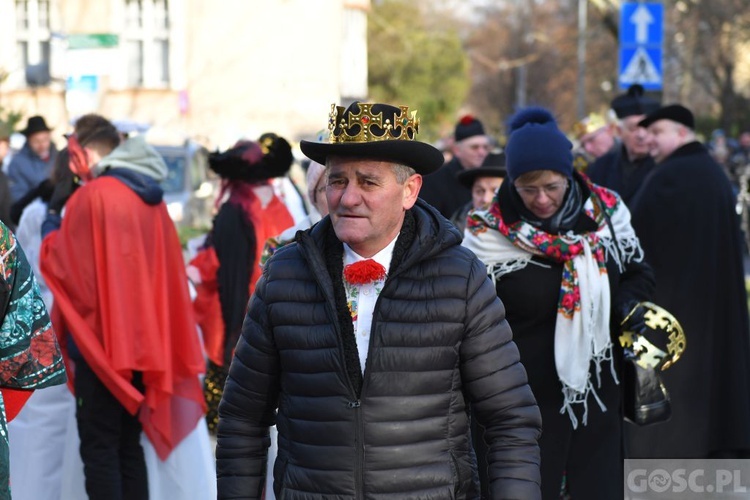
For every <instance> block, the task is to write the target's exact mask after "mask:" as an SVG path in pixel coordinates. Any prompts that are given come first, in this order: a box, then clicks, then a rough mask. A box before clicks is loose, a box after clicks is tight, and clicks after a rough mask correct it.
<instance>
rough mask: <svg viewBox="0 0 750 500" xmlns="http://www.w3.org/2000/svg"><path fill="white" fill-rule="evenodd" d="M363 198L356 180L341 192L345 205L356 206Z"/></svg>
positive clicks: (342, 201)
mask: <svg viewBox="0 0 750 500" xmlns="http://www.w3.org/2000/svg"><path fill="white" fill-rule="evenodd" d="M361 200H362V194H361V193H360V190H359V186H357V184H356V183H354V182H350V183H349V184H347V185H346V187H345V188H344V192H343V193H342V194H341V203H342V204H344V205H345V206H354V205H357V204H359V202H360V201H361Z"/></svg>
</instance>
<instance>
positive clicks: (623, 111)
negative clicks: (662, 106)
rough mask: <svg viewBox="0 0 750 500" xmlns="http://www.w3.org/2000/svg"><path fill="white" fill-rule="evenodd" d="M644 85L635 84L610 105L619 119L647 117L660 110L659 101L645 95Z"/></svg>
mask: <svg viewBox="0 0 750 500" xmlns="http://www.w3.org/2000/svg"><path fill="white" fill-rule="evenodd" d="M644 92H645V91H644V89H643V86H642V85H639V84H637V83H636V84H634V85H631V86H630V87H629V88H628V91H627V92H626V93H624V94H621V95H618V96H617V97H615V98H614V99H613V100H612V102H611V103H610V105H611V106H612V110H614V112H615V114H616V115H617V118H620V119H622V118H625V117H628V116H633V115H647V114H649V113H652V112H654V111H656V110H657V109H659V101H657V100H656V99H652V98H650V97H648V96H645V95H644Z"/></svg>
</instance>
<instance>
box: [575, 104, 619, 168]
mask: <svg viewBox="0 0 750 500" xmlns="http://www.w3.org/2000/svg"><path fill="white" fill-rule="evenodd" d="M573 133H574V134H575V136H576V139H578V145H579V147H580V149H582V150H583V151H584V152H585V153H586V154H587V155H588V156H589V157H590V158H591V161H594V160H596V159H597V158H599V157H600V156H603V155H604V154H605V153H606V152H607V151H609V150H610V149H612V147H614V145H615V142H616V141H615V136H614V134H613V132H612V124H611V123H609V121H608V120H607V119H606V118H605V117H604V116H602V115H600V114H598V113H591V114H590V115H588V116H586V117H584V118H583V119H581V120H580V121H579V122H577V123H576V124H575V125H573Z"/></svg>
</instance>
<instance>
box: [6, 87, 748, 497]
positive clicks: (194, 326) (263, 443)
mask: <svg viewBox="0 0 750 500" xmlns="http://www.w3.org/2000/svg"><path fill="white" fill-rule="evenodd" d="M406 109H407V107H405V106H402V107H400V108H399V107H396V106H391V105H388V104H378V103H375V104H370V103H358V102H355V103H353V104H351V105H350V106H349V107H347V108H344V107H343V106H339V107H335V106H334V107H332V111H331V114H330V116H329V127H328V130H327V131H322V132H320V133H319V134H318V137H317V138H316V139H315V140H311V141H302V143H301V145H300V147H301V150H302V153H303V154H304V156H305V158H304V159H303V160H302V161H299V160H297V159H296V158H295V154H294V151H295V148H296V145H295V144H292V143H291V142H290V141H288V140H287V139H286V138H284V137H282V136H281V135H279V134H277V133H274V132H267V133H264V134H262V135H261V136H259V137H257V138H256V137H253V138H242V139H240V140H238V141H237V142H236V143H235V144H234V145H233V146H232V147H230V148H227V149H226V150H223V151H220V150H217V151H215V152H212V153H211V154H209V155H208V165H207V167H208V169H210V172H211V176H212V178H213V179H215V180H216V183H217V190H216V196H215V199H214V205H213V209H214V210H213V219H212V224H211V227H210V228H206V232H205V233H201V234H200V235H199V236H197V237H195V238H193V239H192V240H190V241H188V242H185V241H182V242H181V241H180V239H179V237H178V233H177V228H176V226H175V224H174V222H173V221H172V219H171V218H170V215H169V212H168V210H167V206H166V204H165V201H164V195H165V193H164V187H163V183H164V181H165V179H166V177H167V174H168V169H167V166H166V164H165V161H164V158H163V157H162V156H161V155H160V154H159V153H158V152H157V151H156V150H155V149H154V147H153V146H151V145H150V144H149V143H148V142H147V141H146V139H145V137H144V135H143V134H140V133H133V132H132V131H130V130H124V129H122V128H121V127H118V126H117V124H116V123H113V122H112V121H110V120H109V119H107V118H106V117H104V116H101V115H97V114H89V115H84V116H82V117H80V118H78V119H77V120H75V121H74V123H73V124H72V125H71V127H70V130H68V131H67V132H66V134H65V135H64V136H63V137H59V138H58V137H53V135H52V129H51V128H50V127H49V126H48V124H47V123H46V121H45V118H44V117H43V116H32V117H29V118H28V119H27V121H26V125H25V127H24V128H23V129H22V130H20V131H19V132H20V135H21V136H22V137H23V138H24V141H23V145H22V146H20V147H14V148H11V136H12V134H11V132H12V130H10V128H9V127H7V126H5V125H3V124H0V160H2V163H3V168H2V171H0V221H2V224H0V229H1V230H2V231H0V233H1V234H0V250H2V255H0V256H1V257H2V262H3V267H2V270H3V276H2V278H3V280H4V284H6V285H7V286H6V287H5V289H7V290H5V291H6V294H7V295H8V297H10V298H9V299H6V300H5V302H4V303H5V305H6V309H5V310H3V311H2V312H3V322H2V331H3V332H11V333H12V335H11V334H9V335H10V337H12V338H17V339H19V340H18V342H16V343H10V344H8V345H4V344H1V343H0V354H2V355H4V356H6V357H8V358H9V359H10V358H12V356H21V357H22V359H23V360H25V361H24V363H20V362H19V363H6V364H4V365H2V366H0V386H2V388H6V389H12V390H16V391H18V390H20V391H21V396H22V397H20V398H19V397H17V396H18V395H17V394H15V393H13V392H8V393H6V392H5V391H4V392H3V400H4V402H5V412H4V417H3V418H2V419H0V424H2V426H3V428H4V427H5V425H6V421H7V422H8V423H7V433H3V437H4V439H5V441H4V444H5V448H2V447H0V451H2V449H5V451H6V452H7V453H6V454H5V455H2V454H0V471H2V472H3V473H2V474H0V490H1V491H0V498H10V491H11V489H12V491H13V498H16V499H34V500H39V499H49V500H53V499H54V500H59V499H67V498H76V499H77V498H86V497H88V498H92V499H127V500H129V499H147V498H151V499H159V498H163V499H170V500H173V499H181V498H184V499H196V498H200V499H203V498H216V497H217V496H218V497H219V498H265V499H267V500H270V499H272V498H274V497H275V496H279V497H283V498H289V497H290V496H289V495H292V496H293V498H332V497H336V498H350V497H352V498H353V497H358V498H359V497H361V496H358V495H362V493H363V492H367V491H369V492H373V494H374V495H375V496H378V495H380V496H379V497H382V498H386V497H389V498H390V497H393V498H407V497H409V498H412V497H413V498H471V499H473V498H511V497H514V498H515V497H516V496H518V497H520V498H544V499H558V498H572V499H573V500H586V499H602V498H605V499H614V498H620V497H621V495H622V492H623V481H622V479H623V478H622V474H623V469H622V464H623V462H622V461H623V459H624V458H747V457H748V456H750V371H749V370H750V326H749V320H748V308H747V292H746V291H745V286H744V270H743V259H742V244H741V232H740V225H739V219H738V217H737V213H736V212H735V206H736V201H737V192H738V189H739V187H740V183H741V182H742V179H744V177H743V175H746V174H747V173H748V172H747V167H748V165H749V164H750V157H748V155H750V131H747V132H743V133H741V134H740V135H739V136H738V138H737V139H736V140H735V139H731V138H729V137H727V136H726V135H725V134H724V133H723V132H722V131H721V130H716V131H714V133H713V134H712V135H711V137H710V139H709V140H708V141H707V142H706V143H703V142H701V141H700V140H699V136H698V134H697V133H696V130H695V128H696V127H695V118H694V116H693V114H692V112H691V111H690V109H689V108H688V107H685V106H683V105H681V104H677V103H671V104H665V103H661V102H659V101H658V100H657V99H655V98H653V97H652V96H649V95H648V94H647V93H646V92H645V91H644V89H643V87H641V86H640V85H633V86H631V87H630V88H628V89H627V90H626V91H625V92H624V93H622V94H620V95H618V96H617V97H616V98H615V99H613V100H612V102H611V103H610V107H609V109H608V111H607V112H606V113H604V114H591V115H589V116H587V117H585V118H584V119H582V120H580V121H579V122H577V123H576V124H575V125H574V127H573V129H572V130H570V131H565V130H562V129H561V128H560V127H559V125H558V123H557V120H556V118H555V116H554V113H553V112H552V111H551V110H550V109H547V108H543V107H528V108H523V109H520V110H518V111H517V112H516V113H515V114H514V115H513V116H511V117H508V123H507V128H508V134H507V139H506V140H504V141H502V144H501V143H500V142H498V141H497V140H495V139H493V138H492V137H490V136H489V135H488V134H487V133H486V131H485V127H484V124H483V123H482V121H481V120H480V119H479V118H477V117H476V116H473V115H470V114H467V115H464V116H462V117H460V118H459V119H458V120H457V121H456V123H455V126H454V130H453V134H452V135H451V137H450V138H449V139H448V140H446V141H444V142H442V143H441V144H438V145H436V146H438V147H436V146H434V145H431V144H428V143H424V142H421V141H419V140H417V137H416V133H417V130H418V121H416V120H415V118H414V116H413V115H408V114H407V111H406ZM384 116H386V117H387V119H384V118H383V117H384ZM394 124H395V126H394ZM297 164H298V165H297ZM295 165H297V166H298V168H301V170H302V171H303V172H304V174H305V179H304V181H303V182H300V181H299V180H295V179H293V178H292V176H291V175H290V170H291V169H292V167H293V166H295ZM21 297H26V298H25V299H23V300H22V299H21ZM649 308H652V309H649ZM653 308H657V310H659V311H663V313H664V316H663V318H670V319H669V320H665V321H667V323H669V322H670V321H674V323H675V324H677V322H679V324H681V325H682V326H681V327H680V331H682V329H684V332H685V337H686V338H687V348H686V345H685V338H684V337H683V338H682V340H681V341H680V342H681V344H680V345H675V344H674V343H675V342H676V340H675V339H676V338H677V337H676V336H675V335H670V336H669V337H667V335H665V331H664V328H666V327H665V326H664V325H665V324H666V323H659V322H656V321H655V320H654V316H653V313H647V311H649V310H650V311H653V310H655V309H653ZM417 325H418V326H417ZM53 331H54V334H53V333H52V332H53ZM511 332H512V334H511ZM667 333H669V332H667ZM626 334H627V335H631V334H632V335H637V336H641V337H643V338H646V339H648V340H649V341H650V342H654V343H655V344H657V345H658V347H659V349H658V350H657V351H656V354H655V353H654V352H651V351H649V353H648V356H644V354H643V351H642V350H641V351H638V350H637V349H635V350H634V349H633V346H632V345H628V342H627V341H625V340H623V339H624V338H626V337H627V335H626ZM660 335H661V337H660V338H659V339H658V340H657V337H659V336H660ZM35 342H36V343H35ZM40 343H41V344H40ZM631 344H632V342H631ZM19 346H20V347H19ZM24 346H25V347H24ZM3 349H4V351H3ZM644 358H649V359H651V360H652V361H653V360H658V361H659V363H658V371H659V372H660V373H659V375H660V378H661V380H662V381H663V385H657V386H656V387H657V392H659V393H660V394H661V396H663V397H662V398H661V399H659V401H658V403H659V404H660V405H662V406H659V408H660V411H661V413H659V414H658V415H656V416H655V414H654V413H653V411H652V412H651V413H648V412H647V413H646V414H645V415H644V414H641V415H640V417H639V416H638V414H636V415H635V416H634V414H633V413H632V411H629V410H632V409H633V408H632V397H631V396H632V394H630V392H629V391H632V390H633V386H632V385H630V384H629V382H628V381H629V378H628V377H629V376H630V375H629V372H628V371H627V368H628V367H630V366H631V365H632V364H633V363H636V362H638V361H643V359H644ZM667 359H671V361H669V363H667ZM677 359H679V360H680V361H679V363H675V362H676V361H677ZM672 364H674V366H673V367H671V368H670V369H669V370H668V371H663V370H662V368H665V367H666V366H669V365H672ZM40 367H42V368H40ZM651 369H652V370H654V369H655V368H654V366H651ZM32 371H33V373H34V374H36V375H35V376H33V377H32V376H29V373H30V372H32ZM40 374H46V375H45V376H41V375H40ZM708 374H711V376H710V377H709V376H708ZM27 379H28V380H27ZM66 380H67V384H66V383H65V382H66ZM19 381H21V382H19ZM43 387H45V388H44V390H36V389H41V388H43ZM420 402H421V404H420ZM654 404H656V403H654ZM628 405H631V407H630V408H629V407H628ZM652 407H655V406H653V405H652ZM641 410H642V409H641ZM644 411H645V410H644ZM650 411H651V410H650ZM365 450H366V451H367V453H365ZM389 467H390V468H389ZM292 492H296V493H292ZM415 492H416V493H415ZM285 495H286V496H285ZM294 495H296V496H294ZM409 495H412V496H409ZM365 496H366V495H365Z"/></svg>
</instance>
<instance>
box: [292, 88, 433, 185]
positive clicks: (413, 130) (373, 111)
mask: <svg viewBox="0 0 750 500" xmlns="http://www.w3.org/2000/svg"><path fill="white" fill-rule="evenodd" d="M328 130H329V131H330V135H329V139H328V142H313V141H305V140H303V141H301V142H300V149H302V152H303V153H304V154H305V156H307V157H308V158H310V159H311V160H314V161H316V162H318V163H320V164H322V165H325V164H326V160H327V159H328V157H329V156H343V157H350V158H366V159H373V160H381V161H388V162H393V163H397V164H400V165H406V166H408V167H411V168H413V169H414V170H415V171H416V172H417V173H419V174H423V175H424V174H429V173H432V172H434V171H435V170H437V169H438V168H440V167H441V166H442V164H443V162H444V157H443V153H441V152H440V151H439V150H438V149H437V148H435V147H434V146H432V145H430V144H427V143H424V142H420V141H417V140H416V136H417V132H418V130H419V119H417V118H416V111H413V112H411V113H409V108H408V107H407V106H398V107H397V106H391V105H390V104H379V103H360V102H354V103H352V104H351V105H350V106H349V107H348V108H346V109H344V107H343V106H336V105H335V104H334V105H331V113H330V114H329V121H328Z"/></svg>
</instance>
